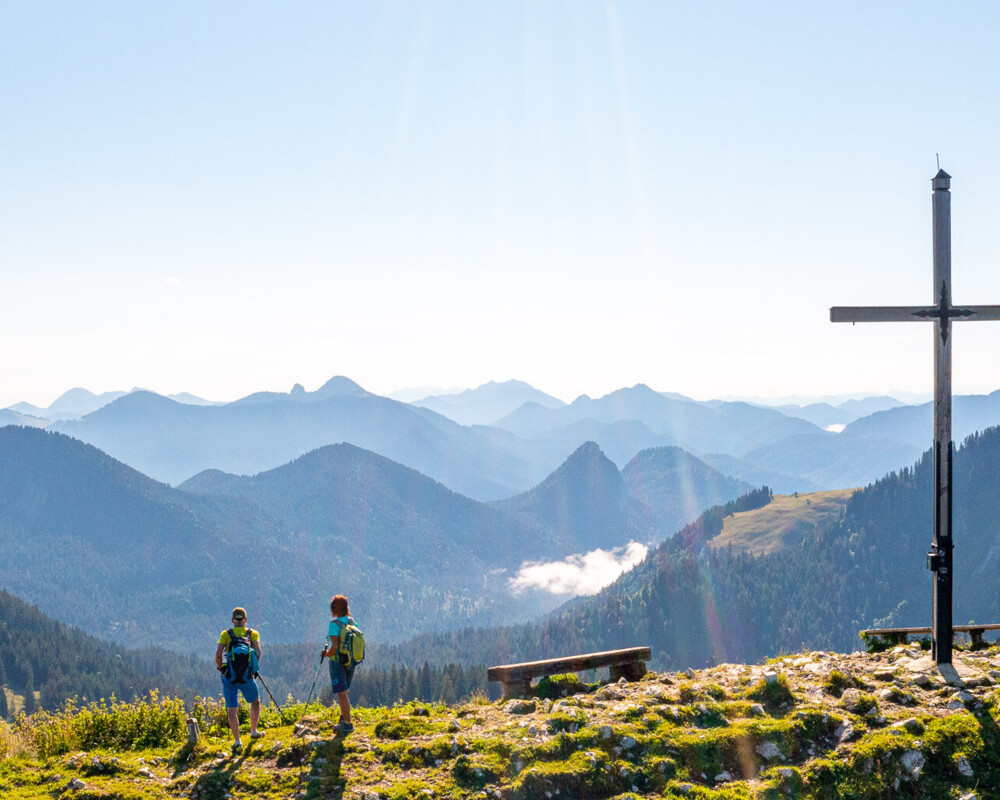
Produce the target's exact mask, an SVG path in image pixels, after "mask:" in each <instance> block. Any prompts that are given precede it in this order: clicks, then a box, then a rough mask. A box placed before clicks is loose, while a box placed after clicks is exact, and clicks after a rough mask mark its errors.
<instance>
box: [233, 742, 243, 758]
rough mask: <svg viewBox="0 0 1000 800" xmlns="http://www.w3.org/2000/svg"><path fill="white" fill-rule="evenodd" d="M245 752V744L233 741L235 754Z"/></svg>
mask: <svg viewBox="0 0 1000 800" xmlns="http://www.w3.org/2000/svg"><path fill="white" fill-rule="evenodd" d="M242 752H243V745H242V744H241V743H240V742H233V755H234V756H238V755H239V754H240V753H242Z"/></svg>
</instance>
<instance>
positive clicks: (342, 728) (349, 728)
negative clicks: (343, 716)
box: [333, 720, 354, 733]
mask: <svg viewBox="0 0 1000 800" xmlns="http://www.w3.org/2000/svg"><path fill="white" fill-rule="evenodd" d="M333 729H334V730H335V731H336V732H337V733H353V732H354V726H353V725H352V724H351V723H350V722H344V720H341V721H340V722H338V723H337V724H336V725H334V726H333Z"/></svg>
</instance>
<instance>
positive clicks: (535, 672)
mask: <svg viewBox="0 0 1000 800" xmlns="http://www.w3.org/2000/svg"><path fill="white" fill-rule="evenodd" d="M651 658H652V652H651V650H650V649H649V648H648V647H628V648H625V649H623V650H606V651H604V652H602V653H583V654H581V655H576V656H565V657H562V658H548V659H544V660H542V661H524V662H522V663H520V664H501V665H499V666H496V667H490V668H489V669H488V670H487V671H486V677H487V679H488V680H490V681H493V682H497V681H499V682H500V683H502V684H503V696H504V697H505V698H507V697H515V696H519V695H524V694H527V693H528V692H529V691H530V688H531V679H532V678H538V677H541V676H543V675H559V674H562V673H564V672H583V671H584V670H588V669H599V668H600V667H611V680H618V679H619V678H625V679H626V680H638V679H639V678H641V677H642V676H643V675H644V674H645V673H646V665H645V662H646V661H649V660H650V659H651Z"/></svg>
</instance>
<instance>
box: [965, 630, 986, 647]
mask: <svg viewBox="0 0 1000 800" xmlns="http://www.w3.org/2000/svg"><path fill="white" fill-rule="evenodd" d="M983 633H985V631H982V630H979V629H975V630H971V631H969V638H970V639H972V649H973V650H982V649H983V648H984V647H986V642H984V641H983Z"/></svg>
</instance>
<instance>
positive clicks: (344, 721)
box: [322, 594, 354, 733]
mask: <svg viewBox="0 0 1000 800" xmlns="http://www.w3.org/2000/svg"><path fill="white" fill-rule="evenodd" d="M330 616H331V617H332V619H331V620H330V624H329V626H328V628H327V634H326V638H327V640H328V644H327V645H326V646H325V647H324V648H323V653H322V656H327V657H329V659H330V683H331V685H332V687H333V693H334V694H335V695H337V702H339V703H340V722H339V723H337V724H336V725H335V726H334V728H333V729H334V730H335V731H336V732H337V733H350V732H351V731H353V730H354V725H353V724H351V698H350V697H349V696H348V689H350V688H351V680H352V679H353V678H354V667H353V666H347V664H349V663H350V659H349V658H348V657H347V655H346V654H344V653H341V652H340V631H341V629H342V628H343V627H345V626H346V625H353V624H354V618H353V617H352V616H351V609H350V607H349V606H348V603H347V598H346V597H344V595H342V594H338V595H336V596H335V597H334V598H333V599H331V600H330Z"/></svg>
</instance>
